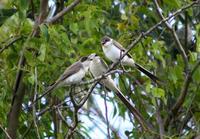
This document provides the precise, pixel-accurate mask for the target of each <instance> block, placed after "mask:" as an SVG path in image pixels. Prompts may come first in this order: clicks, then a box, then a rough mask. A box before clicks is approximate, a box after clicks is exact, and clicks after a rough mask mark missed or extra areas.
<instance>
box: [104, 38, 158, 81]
mask: <svg viewBox="0 0 200 139" xmlns="http://www.w3.org/2000/svg"><path fill="white" fill-rule="evenodd" d="M101 45H102V48H103V52H104V54H105V56H106V57H107V58H108V59H109V60H111V61H112V62H117V61H120V63H121V64H122V65H128V66H131V67H135V68H137V69H138V70H139V71H141V72H142V73H144V74H145V75H146V76H148V77H149V78H150V79H152V80H153V81H155V82H156V81H160V79H159V78H158V77H156V76H155V75H153V74H152V73H151V72H150V71H148V70H147V69H145V68H144V67H142V66H141V65H139V64H138V63H136V62H135V61H134V60H133V58H132V57H131V55H130V54H126V55H125V56H124V57H123V58H122V56H123V55H124V53H125V51H126V49H125V48H123V46H122V45H121V44H120V43H118V42H117V41H115V40H113V39H112V38H110V37H108V36H104V37H103V38H102V39H101Z"/></svg>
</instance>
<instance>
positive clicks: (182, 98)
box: [164, 60, 200, 128]
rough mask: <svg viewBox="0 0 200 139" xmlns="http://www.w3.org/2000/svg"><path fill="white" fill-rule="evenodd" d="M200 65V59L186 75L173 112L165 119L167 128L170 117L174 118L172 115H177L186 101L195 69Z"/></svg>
mask: <svg viewBox="0 0 200 139" xmlns="http://www.w3.org/2000/svg"><path fill="white" fill-rule="evenodd" d="M199 65H200V60H198V61H197V63H196V64H195V66H194V67H193V69H192V71H191V72H189V73H188V74H187V75H186V78H185V80H184V83H183V87H182V89H181V92H180V95H179V97H178V99H177V100H176V102H175V104H174V105H173V106H172V109H171V110H170V111H171V114H169V115H168V117H167V118H166V119H165V122H164V127H165V128H167V126H168V124H169V122H170V119H171V118H172V116H175V115H176V114H177V113H178V111H179V109H180V107H181V106H182V104H183V102H184V101H185V97H186V95H187V92H188V88H189V85H190V83H191V81H192V75H193V74H194V73H195V71H196V70H197V68H198V67H199Z"/></svg>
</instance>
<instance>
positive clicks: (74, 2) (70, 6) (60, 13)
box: [46, 0, 81, 23]
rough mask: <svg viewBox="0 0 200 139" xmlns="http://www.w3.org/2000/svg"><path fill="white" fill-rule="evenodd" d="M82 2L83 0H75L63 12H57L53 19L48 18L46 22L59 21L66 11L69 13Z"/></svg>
mask: <svg viewBox="0 0 200 139" xmlns="http://www.w3.org/2000/svg"><path fill="white" fill-rule="evenodd" d="M80 2H81V0H74V1H73V2H72V3H71V4H70V5H69V6H67V7H65V8H64V9H63V10H62V11H61V12H59V13H57V14H56V15H55V16H54V17H52V18H51V19H48V20H47V21H46V23H53V22H55V21H57V20H58V19H60V18H61V17H62V16H64V15H65V14H66V13H68V12H69V11H71V10H72V9H73V8H74V7H76V6H77V5H78V4H79V3H80Z"/></svg>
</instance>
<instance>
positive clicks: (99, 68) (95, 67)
mask: <svg viewBox="0 0 200 139" xmlns="http://www.w3.org/2000/svg"><path fill="white" fill-rule="evenodd" d="M106 70H107V69H105V68H104V66H103V65H102V63H101V60H100V59H98V60H95V62H94V61H92V62H91V64H90V71H91V73H92V75H93V76H94V77H98V76H101V75H102V74H103V73H105V72H106Z"/></svg>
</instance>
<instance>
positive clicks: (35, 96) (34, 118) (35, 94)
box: [33, 67, 40, 139]
mask: <svg viewBox="0 0 200 139" xmlns="http://www.w3.org/2000/svg"><path fill="white" fill-rule="evenodd" d="M34 80H35V90H34V98H33V100H34V101H35V100H36V98H37V85H38V83H37V67H35V79H34ZM33 123H34V126H35V129H36V134H37V138H38V139H40V134H39V130H38V126H37V118H36V108H35V104H34V105H33Z"/></svg>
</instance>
